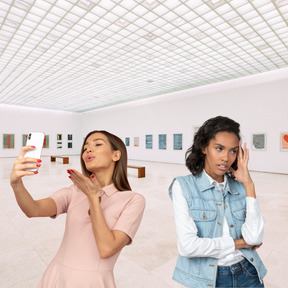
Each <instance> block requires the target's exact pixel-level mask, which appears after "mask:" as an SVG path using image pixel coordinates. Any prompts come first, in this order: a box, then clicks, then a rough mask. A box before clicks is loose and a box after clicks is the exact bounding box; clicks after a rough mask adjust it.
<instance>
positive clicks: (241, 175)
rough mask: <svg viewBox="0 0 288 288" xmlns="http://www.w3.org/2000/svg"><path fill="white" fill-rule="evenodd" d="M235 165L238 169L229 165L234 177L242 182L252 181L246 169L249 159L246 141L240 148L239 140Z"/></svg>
mask: <svg viewBox="0 0 288 288" xmlns="http://www.w3.org/2000/svg"><path fill="white" fill-rule="evenodd" d="M237 159H238V161H237V166H238V169H237V170H234V169H233V168H232V167H230V170H231V172H232V173H233V174H234V176H235V177H236V179H237V180H238V181H239V182H242V183H243V184H246V183H247V184H248V183H251V182H252V179H251V177H250V173H249V170H248V161H249V150H248V148H247V145H246V143H244V147H243V150H242V147H241V142H240V141H239V149H238V157H237Z"/></svg>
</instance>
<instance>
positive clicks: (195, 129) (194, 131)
mask: <svg viewBox="0 0 288 288" xmlns="http://www.w3.org/2000/svg"><path fill="white" fill-rule="evenodd" d="M199 128H200V126H194V127H193V137H194V136H195V134H196V133H197V132H198V130H199Z"/></svg>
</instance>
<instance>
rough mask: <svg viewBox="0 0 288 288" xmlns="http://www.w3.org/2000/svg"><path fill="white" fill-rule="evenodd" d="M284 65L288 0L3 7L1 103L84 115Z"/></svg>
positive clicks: (106, 0) (46, 1)
mask: <svg viewBox="0 0 288 288" xmlns="http://www.w3.org/2000/svg"><path fill="white" fill-rule="evenodd" d="M287 64H288V0H278V1H277V0H158V1H156V0H91V1H90V0H89V1H88V0H79V1H78V0H34V1H33V0H23V1H22V0H14V1H12V0H1V1H0V104H9V105H20V106H27V107H35V108H45V109H53V110H64V111H73V112H83V111H89V110H92V109H97V108H100V107H106V106H111V105H115V104H119V103H125V102H129V101H134V100H138V99H143V98H148V97H153V96H157V95H163V94H167V93H170V92H175V91H180V90H185V89H191V88H194V87H199V86H203V85H209V84H212V83H217V82H221V81H226V80H230V79H235V78H239V77H244V76H249V75H253V74H258V73H262V72H267V71H270V70H275V69H281V68H284V67H287V66H288V65H287Z"/></svg>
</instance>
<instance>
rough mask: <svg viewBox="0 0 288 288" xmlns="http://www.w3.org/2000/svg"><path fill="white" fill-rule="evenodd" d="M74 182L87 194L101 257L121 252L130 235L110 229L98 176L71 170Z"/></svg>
mask: <svg viewBox="0 0 288 288" xmlns="http://www.w3.org/2000/svg"><path fill="white" fill-rule="evenodd" d="M70 171H71V172H70V178H71V180H72V181H73V183H74V184H75V185H76V186H77V187H78V188H79V189H80V190H81V191H82V192H83V193H84V194H85V195H86V196H87V198H88V201H89V205H90V217H91V221H92V228H93V233H94V238H95V241H96V243H97V247H98V250H99V253H100V256H101V258H108V257H111V256H113V255H114V254H116V253H117V252H119V251H120V250H121V249H122V248H123V247H124V246H125V245H127V244H128V243H129V242H130V240H131V239H130V237H129V236H128V235H127V234H126V233H124V232H122V231H120V230H112V231H111V230H110V228H109V227H108V225H107V223H106V220H105V218H104V215H103V212H102V208H101V205H100V201H99V196H100V190H101V187H100V185H99V182H98V181H97V179H96V177H95V176H94V175H92V177H91V178H88V177H86V176H84V175H82V174H81V173H79V172H78V171H76V170H70Z"/></svg>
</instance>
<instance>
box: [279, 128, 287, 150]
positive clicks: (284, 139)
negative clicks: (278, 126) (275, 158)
mask: <svg viewBox="0 0 288 288" xmlns="http://www.w3.org/2000/svg"><path fill="white" fill-rule="evenodd" d="M280 143H281V149H280V150H281V151H286V152H288V132H282V133H281V142H280Z"/></svg>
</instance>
